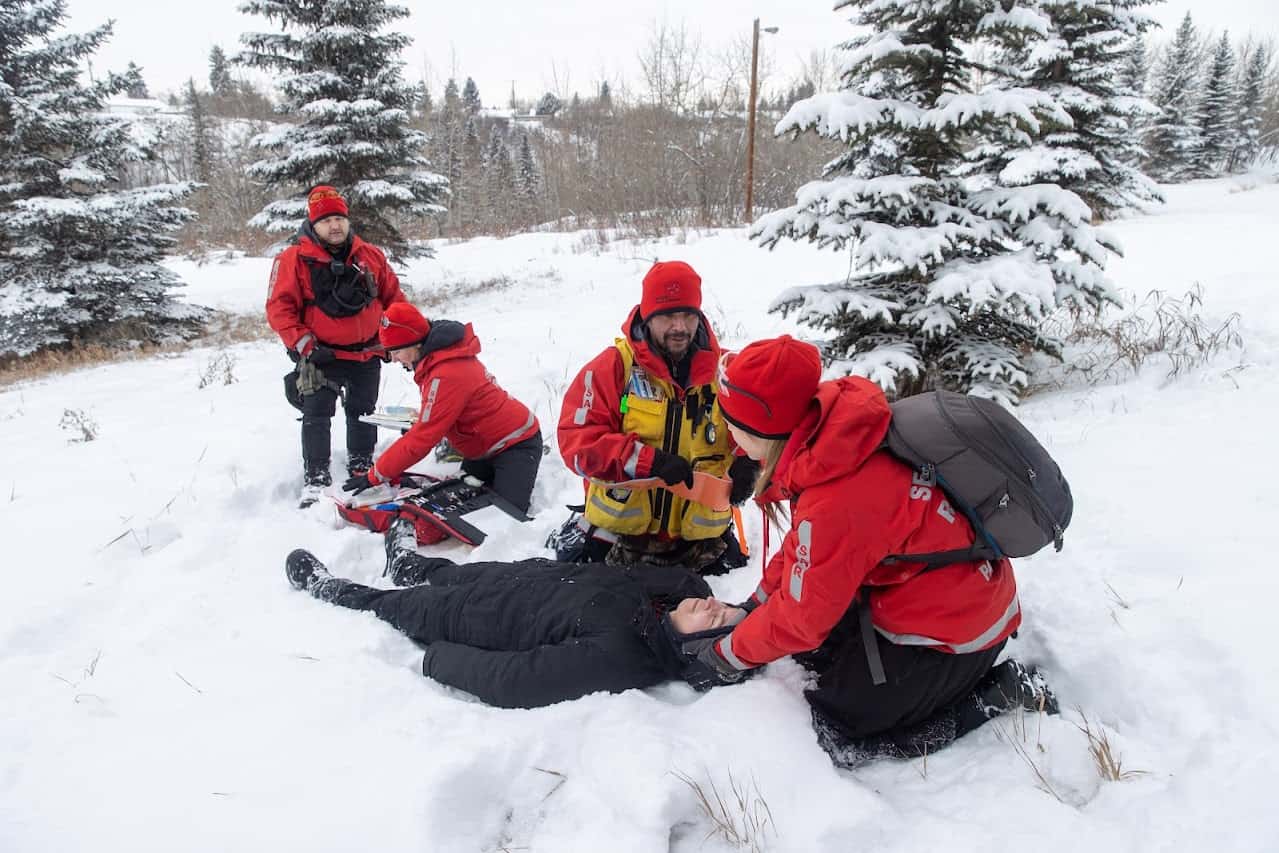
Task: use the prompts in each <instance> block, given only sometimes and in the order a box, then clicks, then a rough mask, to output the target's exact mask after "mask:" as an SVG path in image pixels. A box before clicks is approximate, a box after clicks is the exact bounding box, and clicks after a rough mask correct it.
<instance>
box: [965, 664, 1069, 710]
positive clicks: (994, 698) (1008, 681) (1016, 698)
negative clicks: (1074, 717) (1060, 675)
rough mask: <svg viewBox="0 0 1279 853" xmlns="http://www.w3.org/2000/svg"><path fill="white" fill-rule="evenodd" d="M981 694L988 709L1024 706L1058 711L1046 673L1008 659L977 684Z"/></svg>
mask: <svg viewBox="0 0 1279 853" xmlns="http://www.w3.org/2000/svg"><path fill="white" fill-rule="evenodd" d="M976 692H977V696H978V697H979V698H980V699H981V700H982V702H984V703H985V705H986V706H987V707H988V708H991V709H992V710H997V711H998V712H1003V711H1010V710H1012V709H1013V708H1022V709H1024V710H1027V711H1042V712H1043V713H1045V714H1057V713H1059V709H1058V707H1057V697H1056V696H1054V695H1053V692H1052V691H1051V690H1049V689H1048V683H1047V682H1046V681H1045V680H1044V676H1043V674H1042V673H1040V671H1039V670H1037V669H1035V668H1034V667H1025V666H1022V665H1021V664H1020V663H1018V662H1017V661H1015V660H1011V659H1009V660H1006V661H1004V662H1003V663H1001V664H999V666H996V667H993V668H992V669H991V670H990V672H989V673H987V674H986V677H985V678H983V679H982V680H981V681H980V682H979V683H978V685H977V690H976Z"/></svg>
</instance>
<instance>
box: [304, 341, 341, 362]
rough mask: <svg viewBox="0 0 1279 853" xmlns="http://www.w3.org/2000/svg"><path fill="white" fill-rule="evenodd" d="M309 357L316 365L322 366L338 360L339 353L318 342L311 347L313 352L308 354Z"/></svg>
mask: <svg viewBox="0 0 1279 853" xmlns="http://www.w3.org/2000/svg"><path fill="white" fill-rule="evenodd" d="M307 358H309V359H310V360H311V363H312V364H314V365H316V366H322V365H325V364H332V363H333V362H334V361H336V360H337V353H335V352H333V350H331V349H329V348H328V347H326V346H321V345H320V344H316V345H315V346H313V347H311V352H310V353H309V354H308V355H307Z"/></svg>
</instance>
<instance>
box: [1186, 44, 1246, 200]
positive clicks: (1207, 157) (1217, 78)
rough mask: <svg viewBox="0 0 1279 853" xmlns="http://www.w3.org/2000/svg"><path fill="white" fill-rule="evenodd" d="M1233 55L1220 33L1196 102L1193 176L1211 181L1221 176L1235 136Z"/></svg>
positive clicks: (1236, 104) (1235, 106)
mask: <svg viewBox="0 0 1279 853" xmlns="http://www.w3.org/2000/svg"><path fill="white" fill-rule="evenodd" d="M1234 76H1235V52H1234V49H1233V48H1232V47H1231V46H1230V37H1229V34H1228V33H1222V34H1221V39H1220V40H1219V41H1218V42H1217V47H1216V49H1215V50H1214V51H1213V53H1212V59H1211V60H1210V62H1209V64H1208V76H1207V77H1206V78H1205V79H1204V86H1203V96H1202V97H1201V98H1200V101H1199V144H1198V145H1197V146H1196V147H1195V152H1194V164H1193V169H1194V173H1195V174H1196V175H1197V176H1199V177H1201V178H1212V177H1215V176H1217V175H1219V174H1221V173H1222V171H1224V170H1225V167H1226V161H1227V160H1228V159H1229V158H1230V152H1231V151H1232V150H1233V148H1234V144H1235V139H1236V133H1237V132H1238V127H1237V125H1238V116H1237V114H1236V112H1235V110H1236V108H1237V106H1238V100H1237V96H1236V94H1235V91H1234Z"/></svg>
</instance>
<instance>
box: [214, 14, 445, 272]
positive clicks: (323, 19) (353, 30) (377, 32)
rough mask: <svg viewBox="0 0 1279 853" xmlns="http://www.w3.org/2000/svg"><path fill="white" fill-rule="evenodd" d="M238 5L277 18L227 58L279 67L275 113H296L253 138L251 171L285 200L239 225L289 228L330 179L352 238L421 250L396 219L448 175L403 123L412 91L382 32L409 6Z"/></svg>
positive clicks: (422, 204)
mask: <svg viewBox="0 0 1279 853" xmlns="http://www.w3.org/2000/svg"><path fill="white" fill-rule="evenodd" d="M240 11H241V12H245V13H248V14H253V15H262V16H263V17H265V18H267V19H268V20H271V21H274V22H277V23H278V24H279V25H280V28H281V30H282V32H274V33H245V34H244V35H242V36H241V37H240V40H241V41H242V42H243V43H244V45H245V47H246V49H245V50H244V51H243V52H242V53H240V55H239V56H238V57H237V61H238V62H240V63H242V64H244V65H248V66H250V67H253V68H260V69H263V70H266V71H269V72H273V73H274V74H276V75H279V76H278V78H277V86H278V89H279V92H280V94H281V96H282V99H283V100H282V103H281V105H280V110H281V112H283V113H286V114H288V115H291V116H295V117H298V118H300V119H301V121H300V122H299V123H298V124H287V125H282V126H281V127H279V128H278V129H276V130H272V131H269V132H267V133H264V134H262V135H260V136H258V137H257V139H256V142H257V144H258V145H260V146H261V147H263V148H264V149H267V150H269V151H270V152H272V155H271V156H269V157H267V158H266V159H263V160H260V161H259V162H257V163H255V164H253V165H252V166H251V167H249V171H250V174H252V175H253V176H254V177H257V178H259V179H261V180H263V181H265V182H266V184H267V185H268V186H269V187H271V188H273V189H274V190H276V191H277V192H281V193H284V194H287V196H288V197H287V198H283V199H280V200H278V201H275V202H272V203H271V204H268V205H267V206H266V207H265V208H263V210H262V212H261V213H259V214H258V215H257V216H255V217H254V218H253V219H252V220H250V222H249V224H250V225H251V226H253V227H255V228H264V229H266V230H268V231H292V230H294V229H296V228H297V227H298V224H299V223H300V222H301V221H302V220H303V219H304V218H305V216H306V192H307V190H308V189H310V188H311V187H313V186H315V185H317V184H332V185H333V186H336V187H338V188H339V189H340V190H341V191H342V193H343V194H344V195H345V196H346V198H347V201H348V202H349V203H350V206H351V220H352V223H353V225H354V227H355V230H356V231H357V232H358V233H359V234H360V236H361V237H363V238H365V239H366V240H369V241H371V242H373V243H375V244H377V245H378V246H380V247H382V248H384V249H386V250H387V252H388V254H390V255H391V256H392V257H400V258H402V257H407V256H411V255H413V254H427V253H428V252H427V250H425V249H420V248H419V249H415V250H410V247H409V245H408V243H407V242H406V241H405V239H404V238H403V237H402V236H401V234H400V231H399V228H398V227H397V223H398V221H399V219H400V218H402V217H425V216H433V215H437V214H440V213H443V212H444V207H443V206H441V203H440V202H441V201H442V200H443V199H444V197H445V196H446V195H447V194H448V180H447V179H446V178H444V177H443V176H441V175H438V174H436V173H435V172H433V171H431V170H430V169H429V165H430V164H429V163H428V162H427V160H426V158H425V157H423V156H422V154H421V151H422V150H423V148H424V146H425V145H426V136H425V134H423V133H422V132H421V131H419V130H414V129H412V128H411V127H409V111H410V109H411V108H412V106H413V103H414V100H415V99H416V97H417V87H415V86H412V85H409V84H406V83H405V82H404V79H403V77H402V74H401V70H402V68H403V65H404V63H403V62H402V61H401V60H400V59H399V55H400V51H401V50H403V48H404V47H405V46H406V45H407V44H408V43H409V41H410V39H409V37H408V36H406V35H403V34H401V33H383V32H381V31H382V30H383V29H384V28H385V27H386V26H387V25H389V24H391V23H392V22H394V21H396V20H399V19H400V18H405V17H407V16H408V14H409V13H408V10H407V9H405V8H404V7H403V6H397V5H393V4H391V3H388V2H385V0H314V2H307V3H280V2H277V0H246V2H244V3H241V4H240Z"/></svg>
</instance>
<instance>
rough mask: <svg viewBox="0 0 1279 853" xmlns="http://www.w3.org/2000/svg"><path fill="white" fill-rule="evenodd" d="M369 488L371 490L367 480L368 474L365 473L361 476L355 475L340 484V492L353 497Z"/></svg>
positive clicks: (371, 485)
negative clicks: (348, 493) (347, 493)
mask: <svg viewBox="0 0 1279 853" xmlns="http://www.w3.org/2000/svg"><path fill="white" fill-rule="evenodd" d="M371 488H373V483H372V482H371V481H370V480H369V472H367V471H365V472H364V473H363V474H356V475H355V476H354V477H352V478H351V479H349V480H347V481H346V482H345V483H343V484H342V491H344V492H350V493H351V494H353V495H358V494H359V493H360V492H362V491H364V490H365V489H371Z"/></svg>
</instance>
